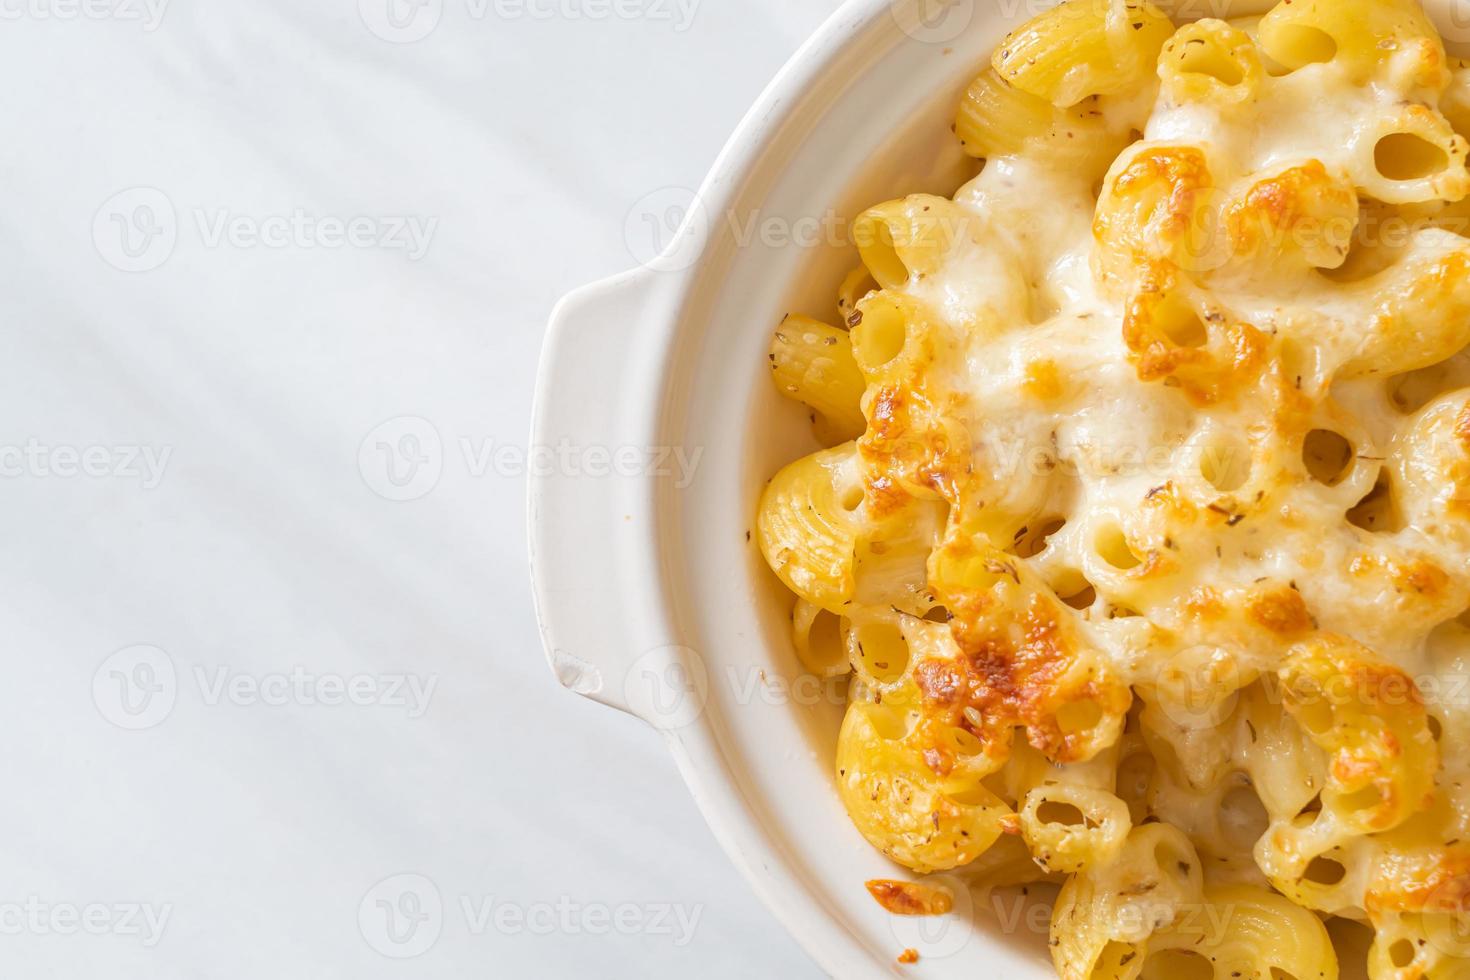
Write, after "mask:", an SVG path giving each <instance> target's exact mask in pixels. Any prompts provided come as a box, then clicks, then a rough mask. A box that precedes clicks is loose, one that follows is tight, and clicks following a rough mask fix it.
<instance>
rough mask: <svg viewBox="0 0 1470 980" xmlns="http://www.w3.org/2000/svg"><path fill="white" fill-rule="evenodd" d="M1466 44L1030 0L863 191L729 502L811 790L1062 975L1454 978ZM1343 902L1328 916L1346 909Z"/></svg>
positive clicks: (1462, 690)
mask: <svg viewBox="0 0 1470 980" xmlns="http://www.w3.org/2000/svg"><path fill="white" fill-rule="evenodd" d="M1467 130H1470V67H1467V66H1466V64H1465V63H1463V62H1460V61H1458V60H1456V59H1451V58H1449V57H1448V56H1447V55H1446V52H1445V49H1444V46H1443V44H1442V43H1441V40H1440V38H1439V36H1438V35H1437V34H1436V33H1435V31H1434V28H1433V27H1432V25H1431V23H1430V21H1429V20H1428V19H1427V18H1426V17H1425V15H1424V13H1423V11H1422V10H1421V9H1420V8H1419V6H1418V4H1417V3H1416V2H1415V0H1283V2H1281V3H1280V4H1279V5H1278V6H1276V7H1275V8H1274V9H1272V10H1270V11H1269V12H1268V13H1266V14H1265V15H1264V16H1260V17H1249V18H1238V19H1234V20H1230V21H1225V20H1219V19H1205V20H1200V21H1197V22H1195V23H1190V24H1185V25H1182V26H1178V27H1176V25H1175V24H1173V23H1172V22H1171V20H1170V18H1169V17H1168V16H1167V15H1166V14H1165V13H1164V11H1163V10H1161V9H1159V7H1156V6H1155V5H1153V4H1152V3H1148V2H1142V0H1067V2H1064V3H1062V4H1060V5H1059V6H1057V7H1055V8H1054V9H1052V10H1049V11H1048V12H1047V13H1045V14H1043V15H1042V16H1040V17H1038V18H1036V19H1034V20H1033V21H1032V22H1030V23H1029V24H1027V25H1025V26H1024V27H1022V28H1020V29H1019V30H1017V31H1015V32H1013V33H1012V34H1011V35H1008V36H1007V37H1006V39H1005V41H1004V42H1003V43H1002V45H1001V46H1000V48H999V49H997V51H996V52H995V54H994V57H993V58H992V59H991V60H990V62H989V63H988V64H985V65H983V66H981V68H980V70H979V71H978V74H977V76H976V78H975V80H974V82H973V83H972V84H971V85H970V86H969V88H968V89H967V90H966V92H965V94H964V96H963V97H962V99H961V103H960V105H959V107H958V110H957V116H956V125H955V133H956V135H957V137H958V138H959V140H960V141H961V143H962V145H963V147H964V149H965V150H966V151H967V152H968V153H969V154H970V155H971V156H972V157H975V158H976V159H977V160H978V161H980V162H979V163H978V164H977V167H978V175H977V176H975V177H974V179H973V180H971V181H970V182H969V183H967V184H966V185H965V186H963V187H962V188H960V189H959V191H958V192H957V193H956V194H955V195H954V196H953V197H952V198H946V197H940V196H935V195H930V194H918V195H913V196H910V197H905V198H901V199H898V200H894V201H890V202H887V203H882V204H878V205H876V206H874V207H872V208H870V209H869V210H867V211H865V212H864V213H862V214H861V215H860V216H859V217H858V219H857V221H856V224H855V228H854V238H855V241H856V243H857V246H858V253H859V255H858V257H859V258H860V260H861V264H860V265H859V266H858V267H857V268H855V269H853V271H852V272H851V273H850V274H849V275H847V276H846V278H845V279H844V281H843V282H842V285H841V288H840V290H839V294H838V304H837V313H838V316H839V319H838V321H837V324H836V325H831V324H827V323H823V322H821V321H820V320H816V319H812V318H809V317H805V316H801V315H792V316H789V317H787V319H786V320H785V321H783V323H782V324H781V325H780V327H779V328H778V329H777V332H776V335H775V339H774V342H773V344H772V347H771V350H770V363H771V367H772V374H773V377H774V379H775V381H776V384H777V387H778V389H779V390H780V391H781V392H782V393H783V394H786V395H787V396H789V397H790V398H792V399H793V400H795V401H797V402H800V403H802V404H803V405H804V406H805V407H806V410H807V411H808V413H809V414H810V416H811V420H812V422H813V423H814V432H815V434H816V435H817V437H818V439H819V440H820V441H821V442H822V443H823V444H824V445H826V446H830V447H832V448H827V449H823V450H821V451H819V452H817V453H815V454H813V455H811V456H808V457H807V458H805V459H802V460H798V461H797V462H794V463H792V464H791V465H789V466H787V467H786V468H785V469H783V470H782V471H781V472H780V473H778V474H776V476H775V477H774V478H773V479H772V480H771V482H770V483H769V485H768V486H767V488H766V490H765V493H764V495H763V497H762V499H761V501H760V504H759V515H758V528H759V546H760V548H761V550H762V552H763V554H764V556H765V558H766V560H767V562H768V563H769V564H770V566H771V568H772V569H773V570H774V571H775V573H776V574H777V576H778V577H779V578H780V579H781V581H782V582H783V583H784V584H785V585H786V586H787V588H788V589H789V590H790V591H791V592H792V593H794V595H795V605H794V610H793V614H792V635H793V640H794V646H795V649H796V652H797V654H798V656H799V657H800V659H801V662H802V664H803V665H804V667H805V669H806V670H808V671H809V672H811V673H812V674H814V675H816V676H819V677H821V678H823V679H832V678H844V677H845V678H846V684H847V686H848V689H849V703H848V707H847V713H846V718H845V720H844V723H843V725H842V729H841V733H840V735H839V738H838V747H837V764H836V776H837V786H838V790H839V794H840V796H841V799H842V801H843V803H844V805H845V806H846V808H847V810H848V812H849V814H850V815H851V817H852V820H853V823H854V824H855V825H856V827H857V828H858V830H859V831H860V832H861V833H862V834H863V835H864V836H865V837H866V838H867V839H868V841H870V842H871V843H872V845H873V846H874V847H876V848H877V849H879V850H880V851H882V852H883V853H884V854H886V855H887V856H888V857H889V858H891V859H892V860H893V861H895V862H897V863H898V864H900V865H902V866H904V867H906V868H908V869H910V870H911V871H913V872H915V873H918V874H928V873H932V872H939V871H957V873H963V874H970V875H974V876H975V879H976V880H977V881H983V882H985V883H986V884H987V885H990V886H998V885H1008V884H1019V883H1025V882H1036V881H1045V882H1053V883H1057V884H1060V885H1061V891H1060V895H1059V896H1058V899H1057V903H1056V907H1055V909H1054V910H1053V918H1052V926H1051V954H1052V959H1053V961H1054V964H1055V966H1056V969H1057V971H1058V973H1059V974H1060V976H1061V977H1063V978H1064V980H1137V978H1144V980H1174V978H1176V977H1196V976H1197V977H1206V976H1212V977H1215V978H1217V980H1225V978H1260V980H1335V978H1336V977H1337V976H1338V968H1339V967H1338V954H1337V952H1336V951H1335V950H1334V946H1333V942H1332V940H1331V939H1330V938H1329V930H1328V929H1327V928H1326V926H1325V925H1324V922H1326V921H1328V920H1331V919H1333V918H1340V919H1343V920H1349V921H1351V922H1353V923H1357V924H1360V925H1361V926H1364V927H1366V928H1367V929H1369V930H1371V932H1372V934H1373V936H1374V940H1373V943H1372V947H1371V949H1370V950H1369V952H1368V954H1367V963H1366V966H1367V969H1368V973H1369V976H1370V977H1371V978H1372V980H1421V978H1426V977H1428V978H1449V977H1470V349H1467V345H1470V199H1467V194H1470V172H1467V170H1466V156H1467V143H1466V138H1465V135H1464V134H1465V132H1466V131H1467ZM1355 928H1356V927H1355Z"/></svg>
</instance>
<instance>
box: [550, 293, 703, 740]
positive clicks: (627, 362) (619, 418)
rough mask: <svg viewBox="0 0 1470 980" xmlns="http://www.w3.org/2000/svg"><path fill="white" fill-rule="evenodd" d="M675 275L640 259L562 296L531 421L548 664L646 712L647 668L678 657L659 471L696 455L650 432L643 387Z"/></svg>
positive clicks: (653, 369)
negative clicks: (668, 620)
mask: <svg viewBox="0 0 1470 980" xmlns="http://www.w3.org/2000/svg"><path fill="white" fill-rule="evenodd" d="M678 279H679V277H677V276H673V275H669V274H668V273H663V272H659V271H655V270H653V269H650V268H646V267H645V268H641V269H637V270H634V271H632V272H628V273H624V274H623V275H620V276H615V277H613V278H611V279H607V280H604V281H602V282H598V283H593V284H592V285H590V286H584V287H583V288H581V289H578V290H576V291H575V292H573V293H571V294H570V295H568V296H567V297H566V298H564V299H563V300H562V301H561V302H560V303H559V304H557V307H556V309H555V310H554V311H553V313H552V315H551V323H550V326H549V327H548V330H547V336H546V343H545V346H544V348H543V350H542V355H541V366H540V372H539V376H538V378H537V383H536V404H535V408H534V410H533V422H532V432H531V446H532V447H533V453H534V454H535V456H536V457H537V459H538V465H536V466H533V467H531V476H530V484H529V488H528V511H529V523H530V526H529V541H530V550H531V577H532V582H533V592H534V594H535V600H536V615H537V620H538V621H539V623H540V628H541V639H542V643H543V645H544V647H545V652H546V656H547V658H548V660H549V661H550V664H551V669H552V671H553V672H554V673H555V675H556V677H557V680H558V681H560V682H561V684H562V686H564V687H566V688H567V689H568V690H570V691H573V692H575V693H577V694H581V695H583V696H584V697H588V698H591V699H592V700H594V701H598V702H601V703H602V704H606V705H609V706H611V707H614V708H617V709H619V710H621V711H625V712H628V713H629V714H633V715H635V716H638V717H641V718H643V719H644V720H647V721H651V720H652V719H651V716H650V714H649V711H648V710H646V708H647V705H645V704H644V703H643V702H644V700H645V698H643V697H641V696H640V688H639V684H640V683H643V682H642V681H640V680H639V677H640V675H643V674H646V673H647V672H648V671H649V670H650V669H652V670H654V671H656V672H662V671H664V670H665V669H666V668H667V665H668V664H669V663H671V662H672V661H671V657H673V658H674V659H677V657H676V656H675V654H674V653H673V652H672V651H673V650H674V648H672V647H670V646H669V645H668V644H669V639H668V638H667V634H666V633H664V632H663V628H661V627H660V626H659V623H660V617H659V616H658V615H657V610H656V608H654V607H653V606H652V605H651V603H652V602H653V601H654V596H655V595H656V594H657V593H658V589H657V587H656V585H655V583H656V582H657V581H658V578H657V576H658V574H659V569H658V564H657V542H656V540H655V537H654V528H655V525H654V522H653V517H654V507H655V505H656V499H655V497H656V493H657V490H658V485H659V483H660V482H661V481H669V480H677V479H679V475H680V473H681V472H682V469H684V468H688V460H687V454H684V455H681V454H680V453H679V452H678V451H677V450H678V447H671V448H669V449H668V450H665V449H663V448H661V447H659V446H657V445H654V444H653V442H654V440H655V439H656V438H657V436H656V433H657V432H658V424H657V423H658V420H657V418H656V417H655V412H656V403H657V401H658V400H657V399H656V398H651V397H649V394H648V393H649V392H651V391H653V390H654V387H652V386H657V385H658V384H659V369H660V365H659V364H658V363H657V357H656V355H655V354H654V353H651V352H657V351H660V350H661V349H662V346H661V343H660V342H659V341H658V340H657V338H656V336H655V335H656V334H659V333H661V332H662V331H663V330H664V329H665V328H666V327H667V326H668V323H669V322H670V319H671V315H672V310H671V307H672V304H673V302H674V301H675V299H676V293H675V288H676V286H677V284H678ZM696 462H697V460H696ZM688 475H692V474H688ZM661 634H662V635H661ZM655 714H657V712H656V713H655Z"/></svg>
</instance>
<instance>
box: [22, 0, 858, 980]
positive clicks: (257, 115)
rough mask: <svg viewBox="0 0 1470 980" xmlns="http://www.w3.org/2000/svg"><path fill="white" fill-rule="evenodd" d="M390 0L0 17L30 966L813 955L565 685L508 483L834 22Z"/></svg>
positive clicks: (741, 10) (115, 5)
mask: <svg viewBox="0 0 1470 980" xmlns="http://www.w3.org/2000/svg"><path fill="white" fill-rule="evenodd" d="M390 2H391V3H393V4H395V5H398V6H399V8H400V9H399V12H400V13H405V12H406V13H409V14H412V13H413V12H414V11H413V6H412V5H413V0H362V2H361V4H359V0H293V2H283V0H274V2H267V0H255V2H239V0H172V2H168V0H3V2H0V64H3V66H4V67H3V68H0V73H3V77H4V78H5V79H6V80H7V82H8V84H7V86H6V92H5V94H4V96H3V97H0V118H3V120H4V123H5V126H4V140H3V146H0V166H3V176H4V179H5V193H4V203H3V205H0V257H3V260H4V263H5V265H6V266H7V268H8V269H9V274H8V275H7V276H6V279H5V288H4V290H3V293H0V305H3V311H4V319H5V324H6V327H5V331H4V337H5V345H4V354H3V357H0V499H3V501H4V504H5V506H3V507H0V539H3V541H4V542H5V544H4V554H5V556H6V559H7V560H5V561H4V563H3V566H0V567H3V573H0V574H3V586H4V589H5V593H6V597H5V600H4V602H3V603H0V616H3V625H4V635H5V636H6V637H7V638H8V640H7V649H6V651H5V654H6V655H5V659H4V663H5V665H6V671H5V675H4V683H3V684H0V738H3V741H4V745H5V748H4V751H3V752H0V767H3V772H4V775H5V777H6V778H5V788H6V796H7V799H6V800H5V801H4V804H3V806H0V841H3V847H0V977H5V978H40V977H65V978H82V977H86V978H114V977H116V978H172V977H190V978H195V977H211V978H213V977H230V978H233V977H272V978H274V977H291V978H294V977H309V978H326V977H350V978H354V980H357V978H375V977H394V978H398V977H432V978H439V977H520V976H577V977H601V976H620V977H621V976H630V977H631V976H637V977H664V976H669V977H672V976H700V977H736V976H741V977H744V976H765V975H776V976H815V975H818V971H817V970H816V968H815V967H814V966H813V965H812V964H811V962H810V961H809V960H808V959H807V958H806V957H805V956H804V954H803V953H802V952H801V951H800V949H799V948H798V947H797V945H796V944H795V942H794V941H793V940H791V939H790V938H789V937H788V936H787V935H786V934H785V932H784V931H783V929H782V928H781V926H780V925H779V924H778V923H777V922H776V921H775V920H774V919H773V918H772V916H771V915H770V914H768V913H767V912H766V911H765V910H764V909H763V908H762V907H761V906H760V905H759V904H758V903H757V902H756V900H755V899H754V897H753V896H752V895H751V893H750V892H749V891H748V889H747V887H746V885H745V884H744V882H743V881H742V880H741V879H740V877H739V876H738V874H737V873H736V872H735V871H734V869H733V868H732V866H731V865H730V864H729V863H728V862H727V860H726V859H725V857H724V855H723V854H722V853H721V852H720V851H719V849H718V848H717V846H716V844H715V841H714V839H713V838H712V836H711V834H710V833H709V831H708V830H707V829H706V827H705V825H704V823H703V821H702V819H701V818H700V816H699V814H698V813H697V812H696V810H695V808H694V806H693V804H692V802H691V801H690V799H689V797H688V794H687V792H686V791H685V788H684V786H683V784H682V782H681V781H680V780H679V778H678V776H677V774H676V773H675V771H674V767H673V765H672V763H671V762H670V761H669V759H668V757H667V756H666V754H665V752H664V750H663V748H662V745H661V743H660V741H659V739H658V737H657V736H656V735H655V734H654V733H653V732H652V731H651V730H648V729H645V728H644V727H643V726H641V725H640V724H638V723H636V722H634V721H632V720H630V719H628V718H626V717H622V716H620V715H618V714H616V713H614V712H612V711H610V710H608V709H605V708H601V707H599V706H597V705H594V704H592V703H591V702H586V701H583V700H581V699H579V698H576V697H574V696H573V695H571V694H568V693H566V692H564V691H562V690H561V689H560V688H559V687H557V686H556V684H555V683H554V682H553V680H552V678H551V675H550V673H549V672H548V669H547V667H546V664H545V662H544V660H543V657H542V653H541V649H540V644H539V640H538V636H537V632H536V627H535V622H534V619H533V616H532V610H531V601H530V589H529V585H528V581H527V571H526V558H525V551H526V544H525V531H524V527H523V523H524V513H525V501H524V480H523V478H522V475H521V472H520V467H519V465H518V464H517V459H518V458H520V454H522V453H523V452H524V450H525V449H526V446H525V443H526V440H527V431H528V426H529V416H530V400H531V390H532V383H533V376H534V368H535V365H536V360H537V356H538V353H539V348H540V344H541V339H542V335H543V330H544V325H545V321H546V319H547V314H548V312H549V311H550V309H551V307H552V305H553V303H554V302H555V300H556V299H557V298H558V297H559V296H560V295H562V294H563V293H565V292H566V291H567V290H569V289H571V288H573V287H575V286H577V285H579V284H581V283H583V282H585V281H589V280H592V279H595V278H598V277H601V276H603V275H606V274H610V273H613V272H616V271H619V270H620V269H622V268H623V267H625V266H628V265H631V264H632V263H633V259H632V256H631V255H630V247H629V244H628V243H627V242H626V241H625V233H624V225H625V219H626V218H627V217H628V215H629V212H630V209H631V208H632V207H633V206H634V204H635V202H637V201H638V200H640V198H643V197H644V196H645V195H647V194H648V193H650V192H653V191H656V190H659V189H661V188H666V187H671V186H674V187H677V186H686V187H687V186H694V185H696V184H697V183H698V181H699V180H700V178H701V177H702V176H703V174H704V172H705V170H706V169H707V167H708V166H709V164H710V163H711V162H712V161H713V159H714V156H715V154H716V153H717V151H718V149H719V147H720V146H721V144H722V143H723V141H724V139H725V137H726V136H727V135H728V133H729V132H730V131H731V130H732V128H733V127H734V125H735V124H736V122H737V121H738V120H739V118H740V116H741V115H742V113H743V112H744V110H745V109H746V107H747V106H749V105H750V103H751V102H752V101H753V100H754V98H755V97H756V95H757V94H758V92H759V91H760V89H761V88H762V87H763V86H764V85H765V83H766V82H767V81H768V80H769V78H770V77H771V76H772V74H773V73H774V72H775V71H776V70H777V68H778V67H779V66H780V65H781V64H782V62H783V61H784V60H785V59H786V58H787V56H788V55H789V54H790V53H791V52H792V51H794V50H795V48H796V47H797V46H798V44H799V43H800V42H801V41H802V40H803V39H804V38H805V37H806V36H807V35H808V34H810V32H811V31H812V30H814V29H815V27H816V26H817V25H818V23H819V22H820V21H821V20H822V19H823V18H824V17H825V16H826V15H827V14H828V13H830V12H831V10H832V9H833V7H834V6H835V0H682V3H680V2H676V0H618V6H617V7H616V8H613V6H612V4H611V3H609V2H606V0H442V2H441V0H420V2H422V3H425V4H426V6H425V7H424V8H423V10H421V11H419V12H418V16H419V18H420V19H418V20H414V19H412V18H411V17H410V18H408V19H406V20H401V21H400V26H399V27H394V26H393V24H392V23H391V22H390V21H388V20H387V19H386V16H385V15H386V13H387V10H386V8H387V4H389V3H390ZM360 7H361V9H359V8H360ZM441 7H442V9H440V8H441ZM609 10H611V11H612V14H611V16H599V14H602V15H606V14H608V12H609ZM619 11H621V12H622V14H623V16H619V15H618V12H619ZM548 13H549V16H544V15H547V14H548ZM630 13H631V14H633V16H628V14H630ZM160 15H161V16H160ZM435 19H437V24H433V23H431V22H432V21H434V20H435ZM430 26H432V27H433V30H432V31H430V32H428V33H427V34H426V36H423V37H422V38H421V39H419V40H416V41H411V42H409V43H399V42H404V41H406V40H407V39H408V37H409V36H411V35H414V34H418V33H422V32H423V29H425V28H427V27H430ZM371 27H376V28H377V29H378V31H379V33H384V34H388V35H392V36H393V39H392V40H385V39H384V38H382V37H379V36H377V34H375V33H374V31H373V30H372V29H371ZM410 232H416V233H417V235H418V236H419V237H418V238H417V239H414V238H413V237H411V236H410V234H409V233H410ZM405 244H407V245H410V246H413V247H411V248H404V247H403V246H404V245H405ZM425 246H426V247H425ZM405 419H408V420H414V419H419V420H423V421H421V422H420V421H404V420H405ZM390 420H398V421H391V422H390ZM385 422H389V423H390V424H388V425H387V426H386V427H385V428H381V429H380V428H379V427H380V425H382V424H383V423H385ZM425 425H427V426H430V427H431V428H429V429H426V428H425ZM435 436H437V438H438V446H437V448H436V447H435V446H434V444H433V440H434V437H435ZM415 437H418V438H419V441H418V442H416V443H415V442H414V441H413V439H414V438H415ZM506 447H509V448H508V449H507V448H506ZM497 450H501V451H500V452H496V451H497ZM400 451H401V452H402V453H404V454H406V455H401V456H399V458H398V461H397V464H398V465H397V469H396V470H395V471H394V472H391V473H390V471H389V470H388V469H387V464H388V462H389V458H388V457H387V456H385V455H383V454H384V453H385V452H395V453H397V452H400ZM415 458H417V459H419V460H420V461H421V462H423V464H424V465H423V466H421V467H420V468H419V469H418V470H417V471H411V470H409V469H407V468H406V467H407V466H408V465H409V464H410V462H411V461H412V460H413V459H415ZM436 471H438V479H437V483H435V482H434V479H433V477H434V475H435V472H436ZM395 479H396V480H397V483H396V484H395V482H394V480H395ZM403 496H411V497H413V498H414V499H411V500H403V501H394V500H390V499H386V498H387V497H403ZM413 684H417V685H418V687H414V686H412V685H413ZM404 875H409V876H422V877H395V876H404ZM385 880H386V882H385ZM405 896H407V897H406V898H405ZM436 898H437V901H438V902H439V904H440V906H441V910H439V911H438V913H437V915H436V914H435V908H434V903H435V900H436ZM415 901H418V902H419V904H418V906H417V908H418V909H419V910H421V911H420V913H419V918H418V919H417V920H415V921H416V922H417V923H418V925H419V927H420V928H419V929H418V931H417V932H412V933H410V932H409V931H408V928H407V925H405V923H407V922H409V920H408V919H407V918H404V916H405V915H407V914H409V913H413V912H414V911H415V906H414V905H413V904H412V903H413V902H415ZM380 902H381V903H387V904H386V905H384V904H380ZM389 911H392V912H393V913H394V915H395V917H396V918H395V921H396V922H397V923H399V928H398V930H397V931H394V932H392V933H390V932H389V931H388V925H389V920H388V918H387V915H388V912H389ZM149 915H151V916H152V919H151V920H150V918H149ZM681 917H682V918H681ZM406 953H418V954H420V955H417V956H416V957H414V958H411V959H398V958H395V956H397V955H400V954H406ZM385 954H393V955H385Z"/></svg>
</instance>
